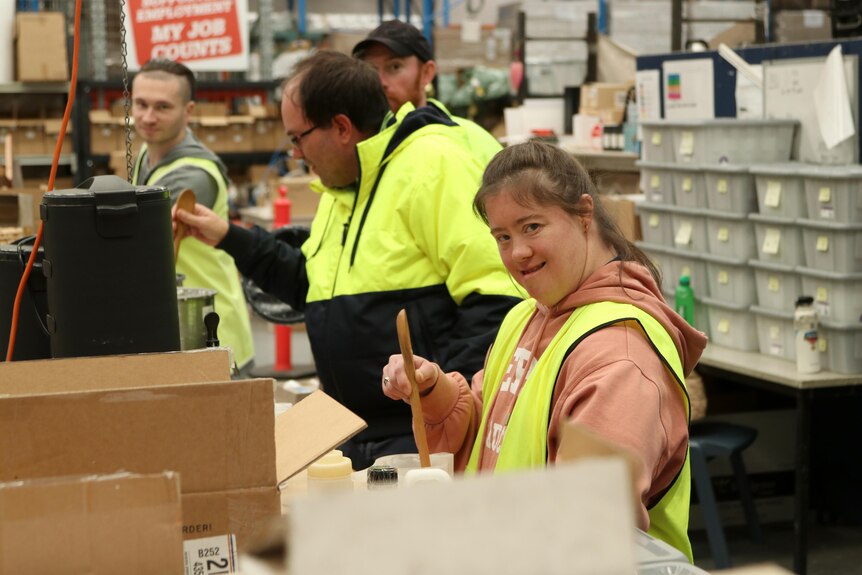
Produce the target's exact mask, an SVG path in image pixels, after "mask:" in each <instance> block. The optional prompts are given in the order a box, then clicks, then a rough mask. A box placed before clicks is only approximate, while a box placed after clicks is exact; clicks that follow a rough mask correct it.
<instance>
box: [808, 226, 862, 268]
mask: <svg viewBox="0 0 862 575" xmlns="http://www.w3.org/2000/svg"><path fill="white" fill-rule="evenodd" d="M798 221H799V224H800V226H801V227H802V237H803V244H804V246H805V262H804V263H805V266H806V267H809V268H813V269H816V270H823V271H827V272H839V273H856V272H862V224H839V223H832V222H825V221H819V222H815V221H814V220H798Z"/></svg>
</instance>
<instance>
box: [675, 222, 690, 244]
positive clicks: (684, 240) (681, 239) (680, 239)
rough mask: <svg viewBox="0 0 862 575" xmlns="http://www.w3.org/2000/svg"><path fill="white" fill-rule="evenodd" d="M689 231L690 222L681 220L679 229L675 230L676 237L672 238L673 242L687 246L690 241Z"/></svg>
mask: <svg viewBox="0 0 862 575" xmlns="http://www.w3.org/2000/svg"><path fill="white" fill-rule="evenodd" d="M691 232H692V225H691V222H682V223H681V224H680V225H679V229H678V230H677V231H676V237H675V238H674V240H673V241H674V243H677V244H679V245H681V246H687V245H688V244H690V243H691Z"/></svg>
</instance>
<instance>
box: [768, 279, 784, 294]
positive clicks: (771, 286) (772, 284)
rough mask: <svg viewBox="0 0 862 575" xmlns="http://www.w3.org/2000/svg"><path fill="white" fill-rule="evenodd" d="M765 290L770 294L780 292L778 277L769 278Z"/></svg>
mask: <svg viewBox="0 0 862 575" xmlns="http://www.w3.org/2000/svg"><path fill="white" fill-rule="evenodd" d="M766 289H768V290H769V291H771V292H778V291H780V290H781V280H779V279H778V276H769V279H768V280H767V281H766Z"/></svg>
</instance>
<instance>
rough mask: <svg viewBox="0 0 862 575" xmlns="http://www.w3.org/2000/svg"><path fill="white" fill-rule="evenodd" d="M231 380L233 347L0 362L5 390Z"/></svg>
mask: <svg viewBox="0 0 862 575" xmlns="http://www.w3.org/2000/svg"><path fill="white" fill-rule="evenodd" d="M229 379H230V358H229V355H228V352H227V350H225V349H217V350H206V351H201V352H175V353H146V354H139V355H109V356H102V357H76V358H70V359H46V360H37V361H7V362H2V363H0V395H5V394H9V395H36V394H41V393H57V392H62V391H87V390H90V389H124V388H128V387H145V386H155V385H170V384H175V383H205V382H210V381H227V380H229Z"/></svg>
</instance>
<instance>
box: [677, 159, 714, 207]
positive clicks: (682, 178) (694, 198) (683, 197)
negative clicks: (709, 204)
mask: <svg viewBox="0 0 862 575" xmlns="http://www.w3.org/2000/svg"><path fill="white" fill-rule="evenodd" d="M674 167H675V169H674V171H673V173H672V174H671V175H672V176H673V198H674V201H673V203H674V205H676V206H679V207H682V208H696V209H703V208H706V179H705V178H704V177H703V172H702V171H701V170H700V167H699V166H686V165H682V164H677V165H675V166H674Z"/></svg>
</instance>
